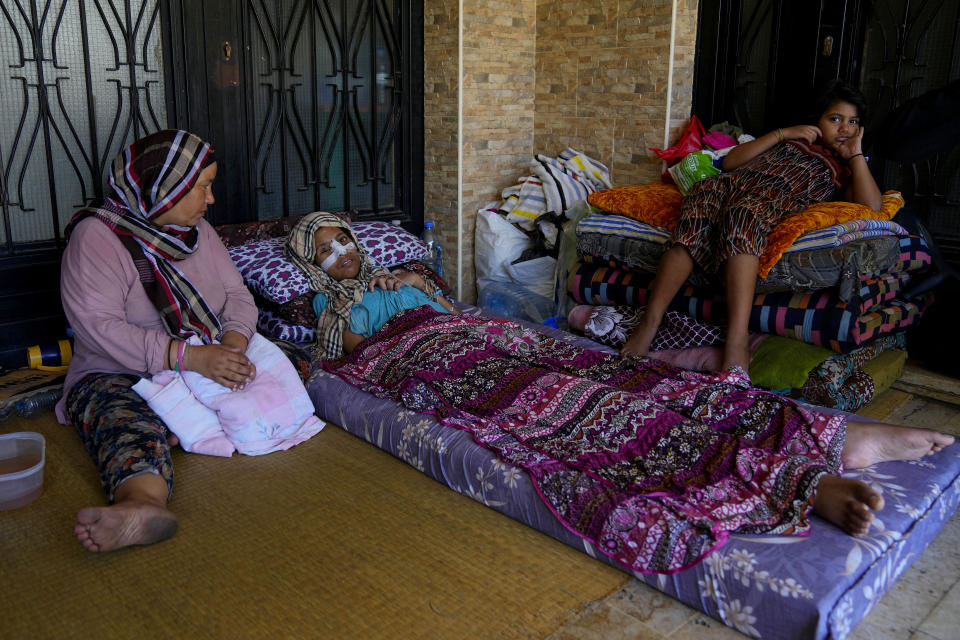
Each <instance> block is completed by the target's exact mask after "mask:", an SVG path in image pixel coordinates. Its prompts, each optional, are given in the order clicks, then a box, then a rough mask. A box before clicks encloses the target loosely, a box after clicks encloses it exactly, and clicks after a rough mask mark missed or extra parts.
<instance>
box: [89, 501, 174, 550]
mask: <svg viewBox="0 0 960 640" xmlns="http://www.w3.org/2000/svg"><path fill="white" fill-rule="evenodd" d="M176 532H177V516H175V515H174V514H173V512H172V511H170V510H169V509H167V508H166V507H161V506H157V505H156V504H153V503H152V502H147V501H139V500H127V501H124V502H118V503H116V504H113V505H111V506H109V507H87V508H84V509H80V511H78V512H77V524H76V525H74V527H73V533H74V534H75V535H76V536H77V540H79V541H80V544H82V545H83V546H84V547H86V549H87V551H113V550H115V549H122V548H123V547H129V546H132V545H138V544H153V543H155V542H160V541H161V540H166V539H167V538H169V537H170V536H172V535H173V534H174V533H176Z"/></svg>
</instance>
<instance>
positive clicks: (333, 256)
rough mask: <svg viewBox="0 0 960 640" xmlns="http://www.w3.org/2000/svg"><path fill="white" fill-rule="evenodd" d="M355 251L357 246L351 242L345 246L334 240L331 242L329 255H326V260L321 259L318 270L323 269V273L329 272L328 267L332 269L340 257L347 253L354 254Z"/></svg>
mask: <svg viewBox="0 0 960 640" xmlns="http://www.w3.org/2000/svg"><path fill="white" fill-rule="evenodd" d="M356 251H357V245H355V244H354V243H352V242H348V243H347V244H340V243H339V242H337V241H336V240H331V241H330V255H328V256H327V257H326V258H324V259H323V262H321V263H320V268H321V269H323V270H324V271H330V267H332V266H333V265H334V264H335V263H336V262H337V260H339V259H340V256H342V255H345V254H348V253H356Z"/></svg>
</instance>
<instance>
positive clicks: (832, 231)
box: [566, 183, 933, 411]
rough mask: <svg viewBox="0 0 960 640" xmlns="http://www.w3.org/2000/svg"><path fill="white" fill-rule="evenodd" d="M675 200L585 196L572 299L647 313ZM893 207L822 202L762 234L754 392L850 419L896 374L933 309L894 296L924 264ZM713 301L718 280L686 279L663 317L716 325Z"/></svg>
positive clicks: (617, 192) (664, 192) (720, 314)
mask: <svg viewBox="0 0 960 640" xmlns="http://www.w3.org/2000/svg"><path fill="white" fill-rule="evenodd" d="M681 199H682V195H681V194H680V191H679V190H678V189H677V188H676V187H675V186H673V185H668V184H664V183H655V184H649V185H640V186H632V187H618V188H613V189H608V190H604V191H598V192H596V193H593V194H591V195H590V197H589V198H588V202H589V203H590V205H591V212H590V214H589V215H587V216H585V217H583V218H582V219H581V220H580V221H579V222H578V224H577V230H576V232H577V258H578V261H577V263H576V264H574V265H573V266H572V267H571V268H570V269H569V271H568V273H567V280H566V286H567V291H568V292H569V294H570V296H571V297H572V299H573V300H574V301H576V302H578V303H580V304H593V305H629V306H631V307H637V306H642V305H644V304H646V296H647V287H648V286H649V283H650V281H651V280H652V279H653V276H654V273H655V272H656V268H657V263H658V261H659V258H660V255H661V253H662V248H663V243H664V242H666V241H667V240H668V239H669V237H670V232H671V230H672V228H673V227H674V225H675V224H676V221H677V219H678V217H679V213H680V202H681ZM902 206H903V199H902V197H901V196H900V194H899V193H897V192H887V193H885V194H884V196H883V207H882V210H881V211H873V210H871V209H869V208H868V207H865V206H862V205H858V204H854V203H848V202H825V203H819V204H815V205H812V206H811V207H809V208H808V209H806V210H805V211H803V212H800V213H796V214H792V215H790V216H788V217H787V218H785V219H784V221H783V222H782V223H781V224H780V225H778V226H777V227H776V228H775V229H774V230H773V231H772V232H771V234H770V236H769V239H768V249H767V252H766V253H765V254H764V255H763V256H761V259H760V273H759V279H758V282H757V294H756V297H755V300H754V306H753V311H752V313H751V316H750V330H751V332H755V333H758V334H766V335H768V336H770V338H768V339H766V340H763V341H759V347H757V349H756V351H755V352H754V354H753V360H752V364H751V369H750V374H751V377H752V378H753V380H754V383H755V384H757V385H758V386H764V387H766V388H771V389H774V390H777V391H782V392H784V393H788V394H790V395H792V396H794V397H799V398H801V399H805V400H808V401H810V402H815V403H817V404H821V405H824V406H830V407H835V408H839V409H844V410H848V411H852V410H856V409H857V408H859V407H860V406H862V405H863V404H865V403H866V402H867V401H869V400H870V398H871V397H872V396H873V395H874V394H875V393H876V392H879V391H880V390H881V389H882V388H885V387H886V386H889V384H890V383H892V382H893V381H894V380H895V379H896V377H898V376H899V374H900V372H902V367H903V362H904V360H905V358H906V353H905V351H903V349H904V346H905V340H904V336H903V332H904V331H905V330H906V329H907V328H909V327H911V326H913V325H915V324H916V323H917V321H918V320H919V319H920V317H921V316H922V315H923V313H924V311H925V310H926V309H927V308H928V306H929V305H930V304H931V303H932V301H933V297H932V294H930V293H925V294H920V295H917V296H912V297H911V298H910V299H907V298H906V297H905V296H904V295H903V294H904V292H905V291H907V287H908V284H909V283H910V282H911V281H912V280H915V279H916V278H918V276H920V274H922V272H923V271H925V270H926V269H928V268H929V267H930V266H931V263H932V260H931V256H930V253H929V251H928V248H927V245H926V243H925V242H924V241H923V239H922V238H920V237H918V236H913V235H910V234H909V233H908V232H907V231H906V229H904V228H903V227H902V226H901V225H899V224H897V223H896V222H894V221H893V220H892V218H893V216H894V215H895V214H896V213H897V211H899V210H900V208H902ZM722 292H723V287H722V285H721V284H720V283H719V282H718V281H717V280H715V279H711V278H710V277H708V276H706V275H705V274H703V273H702V272H700V273H698V272H696V271H695V272H694V273H693V274H692V275H691V278H690V280H689V282H688V284H687V285H686V286H685V287H684V288H682V289H681V290H680V292H679V293H678V294H677V296H676V297H675V298H674V299H673V301H672V303H671V305H670V308H671V309H673V310H675V311H679V312H683V313H685V314H687V315H689V316H691V317H693V318H694V319H696V320H698V321H701V322H704V323H709V324H723V323H724V322H725V319H726V304H725V301H724V298H723V294H722ZM772 337H777V338H776V339H773V338H772ZM798 341H799V342H798Z"/></svg>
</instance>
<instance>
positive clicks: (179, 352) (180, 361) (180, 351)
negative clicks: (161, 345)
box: [177, 340, 187, 371]
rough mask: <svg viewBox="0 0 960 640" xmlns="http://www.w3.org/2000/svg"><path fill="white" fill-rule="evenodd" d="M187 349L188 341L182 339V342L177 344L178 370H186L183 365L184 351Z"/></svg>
mask: <svg viewBox="0 0 960 640" xmlns="http://www.w3.org/2000/svg"><path fill="white" fill-rule="evenodd" d="M186 349H187V343H186V342H184V341H182V340H181V341H180V344H179V345H177V371H186V369H184V367H183V352H184V351H186Z"/></svg>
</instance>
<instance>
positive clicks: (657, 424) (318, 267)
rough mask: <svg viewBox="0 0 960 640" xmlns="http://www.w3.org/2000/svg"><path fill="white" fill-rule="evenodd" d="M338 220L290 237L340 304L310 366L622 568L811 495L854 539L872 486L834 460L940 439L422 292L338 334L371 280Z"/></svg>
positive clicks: (314, 279) (874, 456) (909, 451)
mask: <svg viewBox="0 0 960 640" xmlns="http://www.w3.org/2000/svg"><path fill="white" fill-rule="evenodd" d="M346 231H347V226H346V225H345V224H344V223H342V222H340V221H339V220H338V219H335V218H333V217H332V216H328V215H320V214H318V215H317V216H316V217H310V216H308V217H306V218H304V219H303V220H301V222H300V223H299V224H298V225H297V226H296V227H294V229H293V230H292V231H291V235H290V238H289V239H288V245H287V247H288V250H289V251H290V253H291V257H293V258H294V260H295V261H296V263H297V264H298V265H299V266H300V267H301V268H302V269H304V271H305V272H306V273H307V274H308V275H309V276H310V280H311V283H312V286H313V288H314V290H316V291H317V292H318V296H317V298H318V301H321V302H322V304H321V305H320V306H322V308H323V309H324V310H325V313H329V312H330V310H331V309H332V310H336V314H337V317H336V318H331V317H329V316H327V317H324V315H323V314H321V317H320V319H319V327H318V338H317V346H316V350H315V362H314V367H320V368H323V369H326V370H328V371H330V372H332V373H334V374H336V375H338V376H340V377H341V378H343V379H344V380H346V381H348V382H349V383H351V384H353V385H354V386H356V387H358V388H359V389H362V390H364V391H367V392H369V393H372V394H374V395H377V396H380V397H387V398H390V399H392V400H394V401H396V402H398V403H399V404H401V405H403V406H405V407H406V408H407V409H409V410H412V411H416V412H421V413H430V414H434V415H436V416H437V418H438V419H439V420H440V421H441V422H442V423H443V424H445V425H448V426H452V427H456V428H459V429H464V430H467V431H469V432H471V433H472V435H473V437H474V438H475V439H476V440H477V442H479V443H480V444H482V445H483V446H485V447H487V448H489V449H491V450H493V451H495V452H496V453H497V455H498V456H499V457H500V458H501V459H502V460H504V461H506V462H508V463H510V464H512V465H515V466H517V467H520V468H523V469H525V470H526V471H527V472H529V473H530V475H531V477H532V479H533V481H534V483H535V485H536V486H537V489H538V491H539V493H540V494H541V496H542V497H543V499H544V500H546V501H547V502H548V504H549V505H550V507H551V509H552V510H553V511H554V512H555V513H556V514H557V515H558V517H560V518H561V519H562V520H563V522H564V523H565V524H566V526H567V527H568V528H570V529H571V530H573V531H575V532H576V533H578V534H579V535H581V536H583V537H584V538H586V539H588V540H590V541H591V542H593V543H594V544H596V545H597V547H598V548H599V549H601V550H602V551H603V552H604V553H607V554H608V555H610V556H611V557H613V558H615V559H616V560H617V561H618V562H619V563H621V564H622V565H624V566H626V567H628V568H630V569H632V570H636V571H644V572H672V571H676V570H679V569H682V568H685V567H688V566H691V565H692V564H695V563H696V562H698V561H699V560H701V559H702V558H703V557H704V556H705V555H706V554H707V553H709V552H710V551H712V550H713V549H715V548H716V547H718V546H719V545H720V544H722V543H723V542H724V541H725V540H726V539H727V537H728V536H729V534H730V533H733V532H739V533H793V532H800V531H803V530H804V529H805V528H806V527H807V526H808V521H807V515H808V512H809V511H810V509H811V507H812V510H813V511H814V512H815V513H817V514H818V515H820V516H821V517H823V518H825V519H827V520H829V521H830V522H832V523H834V524H835V525H836V526H838V527H840V528H841V529H843V530H844V531H846V532H848V533H850V534H854V535H856V534H862V533H865V532H866V531H867V530H868V528H869V526H870V522H871V521H872V520H873V518H874V512H875V511H876V510H878V509H880V508H882V507H883V497H882V496H881V495H880V493H878V492H877V491H875V490H873V489H872V488H871V487H869V486H868V485H866V484H865V483H863V482H861V481H859V480H854V479H847V478H841V477H840V474H841V472H842V471H843V469H844V467H846V468H858V467H864V466H867V465H871V464H874V463H877V462H882V461H886V460H894V459H897V460H901V459H915V458H920V457H921V456H924V455H929V454H932V453H935V452H937V451H939V450H940V449H942V448H943V447H945V446H947V445H949V444H951V443H952V442H953V438H952V437H951V436H947V435H943V434H940V433H938V432H935V431H932V430H928V429H913V428H908V427H899V426H895V425H889V424H867V423H863V422H859V421H855V420H848V419H847V418H846V417H844V416H842V415H826V414H819V413H815V412H812V411H810V410H808V409H806V408H805V407H801V406H800V405H798V404H797V403H796V402H794V401H792V400H790V399H787V398H783V397H781V396H778V395H775V394H772V393H768V392H765V391H760V390H757V389H752V388H750V386H749V380H748V379H747V378H746V376H745V375H744V374H743V373H742V372H739V371H737V370H733V371H726V372H723V373H719V374H701V373H695V372H691V371H686V370H683V369H679V368H676V367H671V366H669V365H666V364H664V363H662V362H658V361H655V360H651V359H649V358H645V357H637V358H624V357H621V356H619V355H617V354H611V353H604V352H601V351H594V350H590V349H583V348H580V347H577V346H574V345H572V344H570V343H569V342H566V341H565V340H562V339H558V338H554V337H550V336H548V335H544V334H542V333H539V332H537V331H533V330H531V329H527V328H525V327H523V326H521V325H519V324H517V323H515V322H512V321H507V320H500V319H488V318H483V317H476V316H471V315H468V314H457V315H455V314H448V313H444V312H441V311H440V310H438V309H437V308H435V307H433V306H432V305H430V304H424V302H423V301H421V302H420V303H419V304H420V305H421V306H415V303H412V304H413V307H412V308H411V305H406V308H405V309H404V310H401V311H397V312H394V315H393V317H392V318H389V319H388V320H387V321H386V322H385V324H383V325H382V327H381V328H379V330H378V325H379V324H380V323H379V321H378V322H376V323H372V325H370V326H369V327H368V328H369V329H370V330H372V331H373V333H371V335H370V336H369V337H366V338H365V339H359V338H358V337H357V336H356V335H352V333H355V332H356V330H355V329H353V332H350V331H348V330H346V329H345V328H344V325H345V324H346V323H347V322H348V321H349V322H350V327H351V328H353V327H354V326H355V325H354V320H353V313H351V311H350V310H351V308H353V307H354V306H355V305H357V304H358V303H359V302H360V301H361V300H362V299H363V298H364V296H365V294H368V292H370V291H371V290H372V288H373V285H374V284H375V282H377V281H378V280H381V281H382V279H383V278H384V277H385V276H384V275H383V274H382V273H380V272H377V271H375V270H374V269H373V268H372V267H371V266H370V264H369V262H368V259H367V257H366V255H365V254H364V253H363V251H361V250H358V249H356V248H355V247H350V246H349V244H350V240H352V235H351V234H349V233H347V232H346ZM331 239H332V240H333V241H335V242H336V243H337V246H334V247H333V250H332V251H328V250H327V244H331V245H332V242H331ZM354 244H356V243H354ZM315 247H316V248H318V249H319V251H317V250H315V249H314V248H315ZM320 251H322V253H321V252H320ZM331 253H340V257H339V258H337V259H335V260H333V261H331V260H330V259H329V258H328V256H329V255H330V254H331ZM348 256H349V258H348ZM341 268H342V269H341ZM429 299H430V298H429V297H426V300H429ZM385 313H386V312H385ZM348 319H349V320H348ZM358 324H359V323H358ZM343 354H347V355H343ZM331 358H333V359H332V360H331ZM345 401H346V402H349V399H345Z"/></svg>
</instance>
